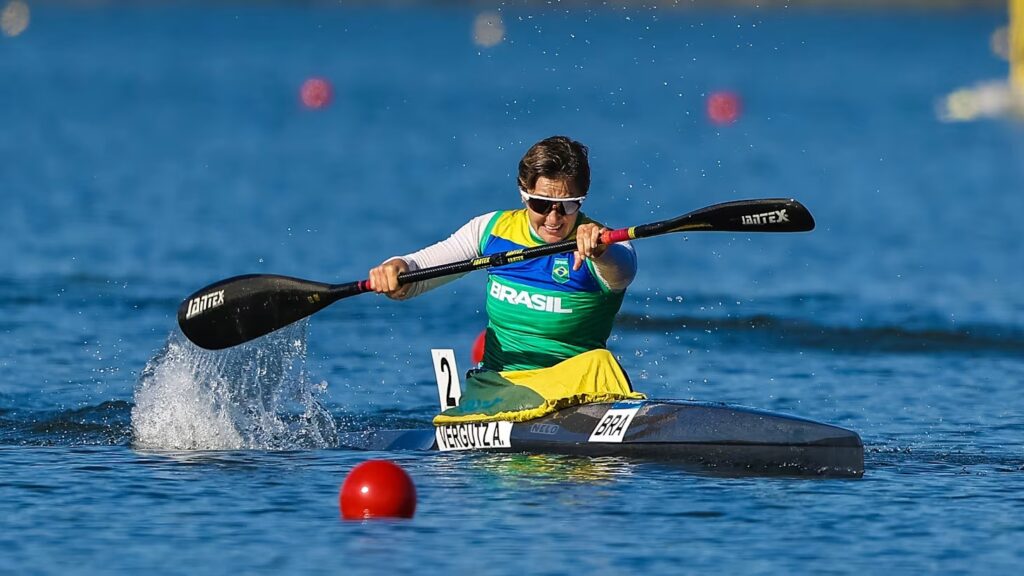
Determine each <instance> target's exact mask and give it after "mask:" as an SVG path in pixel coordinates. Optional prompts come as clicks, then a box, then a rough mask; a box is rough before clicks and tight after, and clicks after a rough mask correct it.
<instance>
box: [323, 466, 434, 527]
mask: <svg viewBox="0 0 1024 576" xmlns="http://www.w3.org/2000/svg"><path fill="white" fill-rule="evenodd" d="M338 507H339V508H340V509H341V517H342V518H344V519H346V520H365V519H369V518H412V516H413V514H415V513H416V486H415V485H414V484H413V483H412V478H410V477H409V475H408V474H407V473H406V472H405V470H403V469H402V467H401V466H399V465H397V464H395V463H394V462H391V461H389V460H367V461H366V462H363V463H361V464H358V465H357V466H356V467H355V468H353V469H352V471H351V472H349V473H348V476H346V477H345V482H344V483H343V484H342V485H341V491H340V492H339V494H338Z"/></svg>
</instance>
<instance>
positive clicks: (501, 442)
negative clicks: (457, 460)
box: [434, 421, 512, 452]
mask: <svg viewBox="0 0 1024 576" xmlns="http://www.w3.org/2000/svg"><path fill="white" fill-rule="evenodd" d="M434 438H435V439H437V447H438V449H439V450H441V451H442V452H447V451H448V450H473V449H478V448H511V447H512V423H511V422H505V421H499V422H467V423H466V424H449V425H445V426H438V427H437V428H435V429H434Z"/></svg>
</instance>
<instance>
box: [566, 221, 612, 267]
mask: <svg viewBox="0 0 1024 576" xmlns="http://www.w3.org/2000/svg"><path fill="white" fill-rule="evenodd" d="M605 230H607V228H604V227H602V226H598V225H597V224H594V223H593V222H588V223H586V224H581V225H580V226H579V228H577V229H576V258H574V260H575V261H574V262H573V263H572V269H573V270H579V269H580V267H581V266H583V259H584V258H587V259H589V260H597V259H598V258H600V257H601V255H602V254H604V251H605V250H607V249H608V247H607V246H605V245H604V244H599V243H598V241H599V240H600V239H601V233H602V232H604V231H605Z"/></svg>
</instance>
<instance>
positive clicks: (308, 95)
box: [299, 78, 333, 109]
mask: <svg viewBox="0 0 1024 576" xmlns="http://www.w3.org/2000/svg"><path fill="white" fill-rule="evenodd" d="M332 93H333V91H332V90H331V83H330V82H328V81H327V80H325V79H323V78H310V79H309V80H306V81H305V82H303V83H302V89H301V90H300V91H299V97H300V98H301V99H302V104H303V106H305V107H306V108H313V109H317V108H323V107H324V106H327V105H328V104H330V103H331V96H332Z"/></svg>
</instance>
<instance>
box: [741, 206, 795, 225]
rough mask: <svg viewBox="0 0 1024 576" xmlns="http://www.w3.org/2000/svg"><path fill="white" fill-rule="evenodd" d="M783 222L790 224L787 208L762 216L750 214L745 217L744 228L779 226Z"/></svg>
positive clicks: (764, 213)
mask: <svg viewBox="0 0 1024 576" xmlns="http://www.w3.org/2000/svg"><path fill="white" fill-rule="evenodd" d="M782 222H789V215H788V214H786V209H785V208H783V209H782V210H772V211H771V212H763V213H761V214H750V215H747V216H744V217H743V225H744V226H760V225H764V224H779V223H782Z"/></svg>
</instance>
